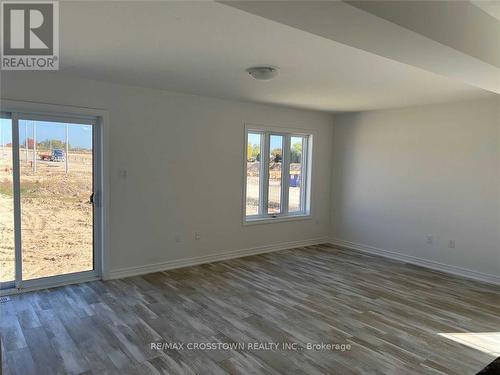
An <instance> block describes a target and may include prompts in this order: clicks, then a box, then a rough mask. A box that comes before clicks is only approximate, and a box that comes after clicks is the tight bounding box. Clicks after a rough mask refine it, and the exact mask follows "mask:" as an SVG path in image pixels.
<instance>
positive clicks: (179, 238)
mask: <svg viewBox="0 0 500 375" xmlns="http://www.w3.org/2000/svg"><path fill="white" fill-rule="evenodd" d="M175 242H176V243H181V242H182V237H181V235H180V234H176V235H175Z"/></svg>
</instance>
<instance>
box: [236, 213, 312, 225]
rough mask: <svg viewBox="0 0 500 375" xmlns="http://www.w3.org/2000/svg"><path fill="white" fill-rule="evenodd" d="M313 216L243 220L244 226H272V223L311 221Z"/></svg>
mask: <svg viewBox="0 0 500 375" xmlns="http://www.w3.org/2000/svg"><path fill="white" fill-rule="evenodd" d="M311 219H312V216H311V214H305V215H289V216H278V217H258V218H252V219H247V218H243V225H258V224H271V223H282V222H286V221H299V220H311Z"/></svg>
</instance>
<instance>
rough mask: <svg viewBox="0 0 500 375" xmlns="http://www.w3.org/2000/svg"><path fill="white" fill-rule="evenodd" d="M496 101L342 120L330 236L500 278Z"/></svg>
mask: <svg viewBox="0 0 500 375" xmlns="http://www.w3.org/2000/svg"><path fill="white" fill-rule="evenodd" d="M499 98H500V96H499V97H496V98H492V99H487V100H479V101H470V102H460V103H448V104H441V105H429V106H421V107H412V108H405V109H396V110H387V111H372V112H363V113H352V114H342V115H338V116H335V118H334V145H333V149H334V158H333V171H334V172H333V184H332V194H333V195H332V196H333V199H332V205H333V206H332V207H333V209H332V238H333V239H340V240H344V241H348V242H349V243H351V244H357V245H361V247H364V248H365V249H366V248H368V249H370V248H375V249H382V250H386V251H391V252H394V253H396V254H400V255H403V257H402V258H403V259H404V258H405V257H415V258H419V259H424V260H426V261H429V262H437V263H441V264H444V265H450V266H454V267H458V268H460V269H465V270H471V271H475V272H478V273H483V274H488V275H496V276H500V241H499V236H500V220H499V216H500V190H499V189H500V172H499V170H500V159H499V158H500V156H499V150H500V143H499V142H500V138H499V137H500V136H499V132H500V99H499ZM428 236H432V238H428ZM450 240H453V241H455V248H450V247H449V241H450ZM431 241H432V243H428V242H431ZM408 259H411V258H408Z"/></svg>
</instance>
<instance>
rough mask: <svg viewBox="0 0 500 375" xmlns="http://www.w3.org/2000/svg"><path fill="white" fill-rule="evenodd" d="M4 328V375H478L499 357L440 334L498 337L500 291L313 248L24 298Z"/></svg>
mask: <svg viewBox="0 0 500 375" xmlns="http://www.w3.org/2000/svg"><path fill="white" fill-rule="evenodd" d="M0 318H1V319H0V330H1V331H0V336H1V344H2V370H3V374H9V375H29V374H37V375H38V374H47V375H49V374H85V375H97V374H228V373H229V374H308V375H313V374H342V375H345V374H447V375H453V374H475V373H476V372H478V371H479V370H480V369H481V368H483V367H484V366H485V365H487V364H488V363H489V362H491V361H492V360H493V359H495V357H496V356H497V354H495V353H493V352H491V351H485V350H484V349H483V351H481V350H478V349H476V347H477V346H476V347H473V346H474V345H473V346H466V345H464V344H462V343H460V342H457V341H454V340H452V339H450V338H447V337H444V336H441V335H439V334H440V333H478V332H500V287H497V286H494V285H488V284H483V283H480V282H476V281H471V280H466V279H462V278H459V277H454V276H450V275H446V274H444V273H440V272H436V271H431V270H427V269H424V268H421V267H416V266H412V265H407V264H404V263H400V262H396V261H391V260H388V259H385V258H381V257H377V256H371V255H367V254H363V253H360V252H356V251H352V250H346V249H341V248H336V247H333V246H330V245H318V246H309V247H304V248H298V249H293V250H285V251H280V252H275V253H269V254H264V255H256V256H251V257H246V258H240V259H234V260H229V261H224V262H218V263H212V264H206V265H201V266H195V267H188V268H183V269H178V270H172V271H166V272H158V273H154V274H150V275H145V276H138V277H131V278H126V279H121V280H111V281H96V282H89V283H83V284H76V285H70V286H65V287H60V288H54V289H48V290H42V291H37V292H29V293H24V294H20V295H15V296H11V300H10V302H7V303H4V304H2V305H0ZM497 337H498V336H497ZM156 342H164V343H184V344H185V345H187V343H231V344H237V343H242V344H248V343H269V342H270V343H284V342H286V343H297V344H298V345H299V346H298V348H296V349H297V350H285V349H283V348H280V349H279V350H261V349H259V348H255V347H254V348H248V347H243V348H241V347H236V346H235V347H234V348H232V349H230V350H224V349H217V350H187V348H186V347H184V348H170V349H166V350H154V349H151V343H156ZM307 343H318V344H319V343H337V344H344V345H347V344H348V345H350V350H345V351H340V350H326V349H321V350H308V349H307V347H306V344H307ZM495 345H496V344H495ZM498 347H499V348H500V342H499V343H498ZM499 350H500V349H499Z"/></svg>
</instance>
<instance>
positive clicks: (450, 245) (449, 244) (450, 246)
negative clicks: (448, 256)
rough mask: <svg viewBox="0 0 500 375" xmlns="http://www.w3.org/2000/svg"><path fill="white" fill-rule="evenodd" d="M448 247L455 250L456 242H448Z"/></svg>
mask: <svg viewBox="0 0 500 375" xmlns="http://www.w3.org/2000/svg"><path fill="white" fill-rule="evenodd" d="M448 247H449V248H450V249H454V248H455V240H450V242H448Z"/></svg>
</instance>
